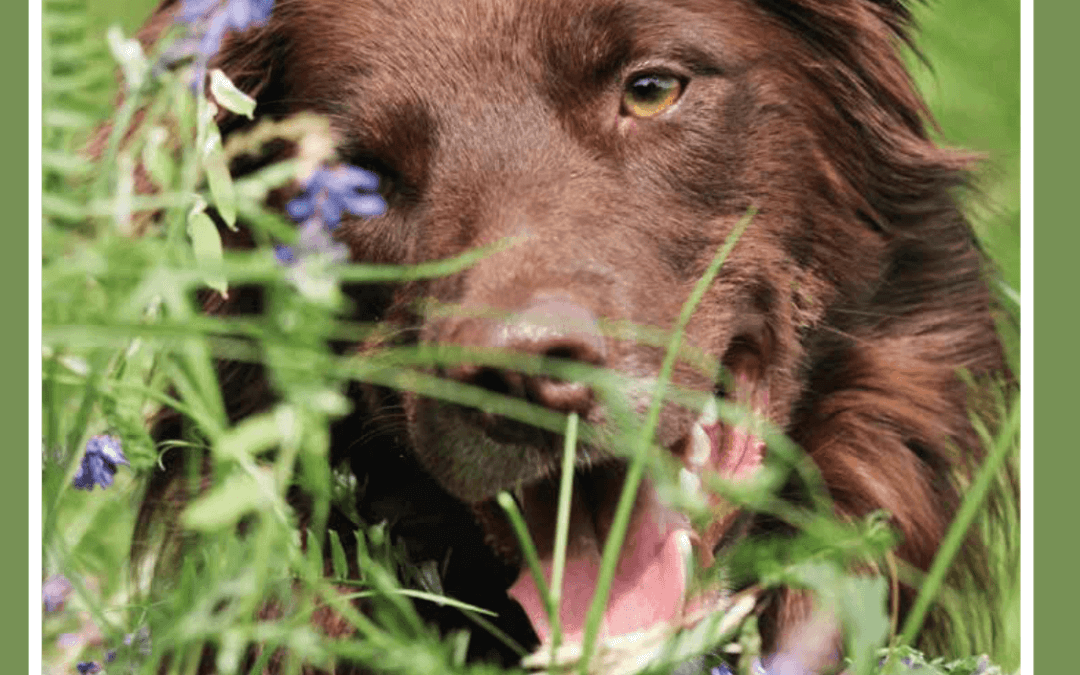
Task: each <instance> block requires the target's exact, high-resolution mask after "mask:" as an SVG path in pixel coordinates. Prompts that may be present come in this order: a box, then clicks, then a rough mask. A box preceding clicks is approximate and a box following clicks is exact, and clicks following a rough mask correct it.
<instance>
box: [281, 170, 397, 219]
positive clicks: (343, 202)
mask: <svg viewBox="0 0 1080 675" xmlns="http://www.w3.org/2000/svg"><path fill="white" fill-rule="evenodd" d="M378 188H379V177H378V176H376V175H375V174H374V173H372V172H370V171H367V170H365V169H361V168H360V167H357V166H352V165H351V164H342V165H341V166H338V167H336V168H333V169H317V170H316V171H315V172H314V173H313V174H311V177H310V178H308V179H307V181H306V182H305V183H304V193H303V194H302V195H300V196H299V197H297V198H296V199H293V200H292V201H290V202H289V204H288V206H286V209H287V210H288V212H289V215H290V216H291V217H292V219H293V220H295V221H297V222H303V221H305V220H307V219H308V218H312V217H315V218H318V219H319V220H321V221H322V223H323V225H325V226H326V227H327V228H329V229H331V230H333V229H335V228H336V227H337V226H338V224H340V223H341V214H342V213H343V212H345V211H348V212H349V213H352V214H355V215H357V216H377V215H379V214H381V213H382V212H384V211H386V202H385V201H383V198H382V196H381V195H379V194H376V193H375V190H377V189H378Z"/></svg>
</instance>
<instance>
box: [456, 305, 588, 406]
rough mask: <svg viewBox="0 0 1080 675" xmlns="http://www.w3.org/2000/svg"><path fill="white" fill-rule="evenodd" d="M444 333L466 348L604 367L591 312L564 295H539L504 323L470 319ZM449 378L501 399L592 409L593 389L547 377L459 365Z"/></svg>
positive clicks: (581, 383)
mask: <svg viewBox="0 0 1080 675" xmlns="http://www.w3.org/2000/svg"><path fill="white" fill-rule="evenodd" d="M445 334H446V335H447V337H448V340H447V341H449V342H453V343H456V344H459V345H461V346H464V347H479V348H486V349H499V350H505V351H508V352H518V353H522V354H530V355H535V356H543V357H551V358H558V359H565V360H568V361H577V362H580V363H587V364H589V365H594V366H603V365H605V363H606V361H607V351H606V348H605V345H604V336H603V334H601V332H600V327H599V321H598V320H597V318H596V316H595V315H594V314H593V312H592V311H591V310H589V309H588V308H586V307H584V306H583V305H581V304H580V303H578V302H575V301H573V300H571V299H569V298H567V297H564V296H557V295H548V294H545V295H538V296H536V297H535V298H533V300H532V301H531V302H530V303H529V304H528V306H527V307H526V308H525V309H524V310H522V311H520V312H517V313H515V314H513V315H512V316H509V317H507V318H506V319H504V320H495V319H490V318H486V317H468V318H462V319H459V320H457V321H454V322H453V323H452V324H451V325H449V326H448V327H447V328H446V330H445ZM446 373H447V375H448V376H449V377H451V378H453V379H456V380H458V381H461V382H466V383H468V384H473V385H477V386H481V387H484V388H485V389H488V390H491V391H495V392H498V393H501V394H507V395H510V396H517V397H519V398H524V399H526V400H530V401H533V402H536V403H539V404H541V405H543V406H546V407H548V408H551V409H553V410H558V411H561V412H576V413H578V414H579V415H582V416H585V415H587V414H588V413H589V411H590V410H591V409H592V406H593V391H592V387H590V386H589V385H588V384H586V383H583V382H576V381H568V380H563V379H559V378H557V377H554V376H552V375H547V374H525V373H521V372H517V371H514V370H512V369H506V368H495V367H491V366H481V365H475V364H468V363H463V364H459V365H456V366H453V367H450V368H448V369H447V370H446Z"/></svg>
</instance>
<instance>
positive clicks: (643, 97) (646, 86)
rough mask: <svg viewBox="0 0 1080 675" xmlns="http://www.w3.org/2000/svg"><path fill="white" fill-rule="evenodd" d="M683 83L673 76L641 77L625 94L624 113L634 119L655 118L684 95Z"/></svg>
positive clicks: (631, 82)
mask: <svg viewBox="0 0 1080 675" xmlns="http://www.w3.org/2000/svg"><path fill="white" fill-rule="evenodd" d="M682 90H683V83H682V81H680V80H679V78H677V77H672V76H671V75H657V74H650V75H639V76H638V77H635V78H634V79H633V80H631V81H630V84H628V85H627V87H626V91H625V92H623V112H624V114H628V115H633V116H634V117H653V116H655V115H659V114H660V113H662V112H664V111H665V110H667V109H668V108H670V107H671V106H672V105H673V104H674V103H675V101H677V100H679V95H680V94H682Z"/></svg>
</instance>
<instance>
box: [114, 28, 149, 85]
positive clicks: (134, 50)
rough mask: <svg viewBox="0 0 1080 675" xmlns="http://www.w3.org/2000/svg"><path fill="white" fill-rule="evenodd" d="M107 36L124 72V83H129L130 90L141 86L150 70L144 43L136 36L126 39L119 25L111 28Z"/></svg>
mask: <svg viewBox="0 0 1080 675" xmlns="http://www.w3.org/2000/svg"><path fill="white" fill-rule="evenodd" d="M106 37H107V39H108V42H109V51H111V52H112V55H113V58H115V59H116V62H117V63H119V64H120V70H121V71H123V73H124V84H125V85H127V89H128V91H134V90H136V89H138V88H140V87H141V86H142V84H143V82H145V81H146V75H147V73H148V72H149V71H150V62H149V61H147V60H146V55H145V54H143V50H142V45H141V44H139V41H138V40H136V39H134V38H131V39H129V40H125V39H124V33H123V31H122V30H120V27H119V26H112V27H111V28H109V31H108V33H107V35H106Z"/></svg>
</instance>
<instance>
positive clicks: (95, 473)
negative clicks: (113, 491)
mask: <svg viewBox="0 0 1080 675" xmlns="http://www.w3.org/2000/svg"><path fill="white" fill-rule="evenodd" d="M117 464H126V465H128V466H131V465H130V464H128V461H127V457H124V453H123V452H122V451H121V450H120V439H119V438H116V437H115V436H106V435H100V436H94V437H93V438H91V439H90V440H89V441H87V443H86V453H85V454H84V455H83V458H82V464H80V465H79V470H78V471H77V472H76V473H75V480H74V481H73V483H74V485H75V487H76V488H79V489H80V490H93V489H94V485H100V486H101V487H102V489H105V488H107V487H109V486H110V485H112V482H113V474H115V473H116V465H117Z"/></svg>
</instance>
